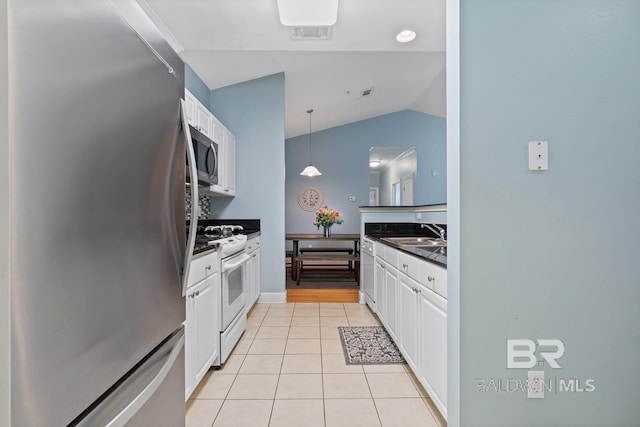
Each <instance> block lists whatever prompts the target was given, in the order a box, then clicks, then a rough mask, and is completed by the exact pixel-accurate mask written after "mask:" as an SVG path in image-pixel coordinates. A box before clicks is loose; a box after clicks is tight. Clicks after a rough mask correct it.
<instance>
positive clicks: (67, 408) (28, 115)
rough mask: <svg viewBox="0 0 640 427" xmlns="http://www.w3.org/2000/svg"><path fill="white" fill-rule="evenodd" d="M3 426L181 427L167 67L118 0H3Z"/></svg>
mask: <svg viewBox="0 0 640 427" xmlns="http://www.w3.org/2000/svg"><path fill="white" fill-rule="evenodd" d="M8 12H9V16H8V23H9V111H10V112H9V155H10V165H11V170H10V172H9V174H10V194H11V206H10V215H11V220H10V222H11V238H10V292H11V297H10V298H11V299H10V301H11V312H10V316H11V320H10V321H11V342H10V347H11V348H10V356H11V379H10V389H11V425H12V426H13V427H22V426H28V427H37V426H65V425H88V426H105V425H110V426H119V425H127V426H145V427H149V426H170V427H175V426H183V425H184V411H185V409H184V351H183V342H184V337H183V331H182V322H183V321H184V318H185V311H184V310H185V305H184V300H183V297H182V289H181V284H182V273H183V270H184V263H185V255H186V253H187V252H188V251H187V248H186V242H185V219H184V216H185V212H184V206H185V199H184V198H185V194H184V193H185V188H184V186H185V142H184V138H185V136H184V134H183V133H182V130H181V126H180V122H181V118H180V112H179V100H180V98H181V97H182V96H183V93H184V78H183V74H184V69H183V62H182V61H181V60H180V58H179V57H178V56H177V54H176V53H175V52H174V51H173V50H172V49H171V48H170V47H169V45H168V44H167V43H166V42H165V41H164V40H163V39H162V37H161V35H160V33H159V32H158V31H157V30H156V28H155V27H154V26H153V25H152V24H151V22H150V21H149V20H148V18H147V17H146V16H145V15H144V14H143V13H142V12H141V10H140V9H139V8H138V6H137V4H136V3H135V2H134V1H129V0H123V1H120V0H112V1H108V0H76V1H72V0H10V1H9V7H8Z"/></svg>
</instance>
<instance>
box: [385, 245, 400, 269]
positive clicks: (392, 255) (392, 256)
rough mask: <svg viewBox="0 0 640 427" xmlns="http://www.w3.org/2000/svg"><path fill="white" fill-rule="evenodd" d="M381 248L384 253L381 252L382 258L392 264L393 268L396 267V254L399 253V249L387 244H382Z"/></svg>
mask: <svg viewBox="0 0 640 427" xmlns="http://www.w3.org/2000/svg"><path fill="white" fill-rule="evenodd" d="M383 248H384V253H383V254H382V259H384V260H385V261H386V262H387V264H390V265H392V266H393V267H394V268H398V256H399V254H400V251H399V250H397V249H395V248H392V247H391V246H387V245H383Z"/></svg>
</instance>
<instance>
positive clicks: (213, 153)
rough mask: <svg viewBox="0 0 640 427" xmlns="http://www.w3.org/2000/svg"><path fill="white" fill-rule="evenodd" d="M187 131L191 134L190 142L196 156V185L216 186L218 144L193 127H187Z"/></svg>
mask: <svg viewBox="0 0 640 427" xmlns="http://www.w3.org/2000/svg"><path fill="white" fill-rule="evenodd" d="M189 131H190V132H191V141H192V142H193V152H194V154H195V155H196V169H197V170H198V184H200V185H206V186H210V185H215V184H217V183H218V144H217V143H216V142H214V141H212V140H211V139H209V138H208V137H207V136H206V135H204V134H202V132H200V131H198V130H197V129H195V128H194V127H193V126H189ZM192 181H193V180H192Z"/></svg>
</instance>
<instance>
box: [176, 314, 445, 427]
mask: <svg viewBox="0 0 640 427" xmlns="http://www.w3.org/2000/svg"><path fill="white" fill-rule="evenodd" d="M379 324H380V323H379V322H378V319H377V317H376V316H375V315H374V314H372V313H371V311H370V310H369V308H368V307H367V306H365V305H360V304H328V303H320V304H318V303H296V304H256V306H255V307H254V308H253V310H252V311H251V313H249V319H248V327H247V330H246V331H245V333H244V335H243V336H242V338H241V339H240V341H239V342H238V344H237V345H236V347H235V349H234V350H233V353H232V354H231V356H230V357H229V359H228V360H227V362H226V363H225V364H224V366H223V367H222V369H219V370H210V371H209V372H208V373H207V375H206V376H205V378H204V379H203V380H202V382H201V383H200V385H199V386H198V388H197V389H196V390H195V392H194V393H193V395H192V396H191V399H190V400H189V402H188V403H187V419H186V424H187V427H226V426H232V427H253V426H262V427H266V426H271V427H316V426H317V427H339V426H345V427H357V426H363V427H374V426H377V427H395V426H397V427H400V426H401V427H414V426H415V427H444V426H446V422H445V421H444V420H443V419H442V417H441V416H440V414H439V412H438V411H437V409H436V408H435V406H434V404H433V402H432V401H431V399H430V398H429V397H428V395H427V393H426V392H425V391H424V389H423V388H422V387H421V386H420V384H419V383H418V381H417V380H416V378H415V377H414V376H413V373H412V372H411V370H410V368H409V367H408V366H407V365H364V366H361V365H347V364H346V363H345V361H344V355H343V353H342V345H341V343H340V338H339V337H338V328H337V326H370V325H379Z"/></svg>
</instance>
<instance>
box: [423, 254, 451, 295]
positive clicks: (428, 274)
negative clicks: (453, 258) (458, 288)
mask: <svg viewBox="0 0 640 427" xmlns="http://www.w3.org/2000/svg"><path fill="white" fill-rule="evenodd" d="M420 283H422V284H423V285H425V286H426V287H428V288H429V289H431V290H433V291H434V292H435V293H437V294H438V295H440V296H441V297H443V298H447V270H446V269H445V268H442V267H440V266H439V265H435V264H433V263H430V262H427V261H425V262H424V263H423V265H421V266H420Z"/></svg>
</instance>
